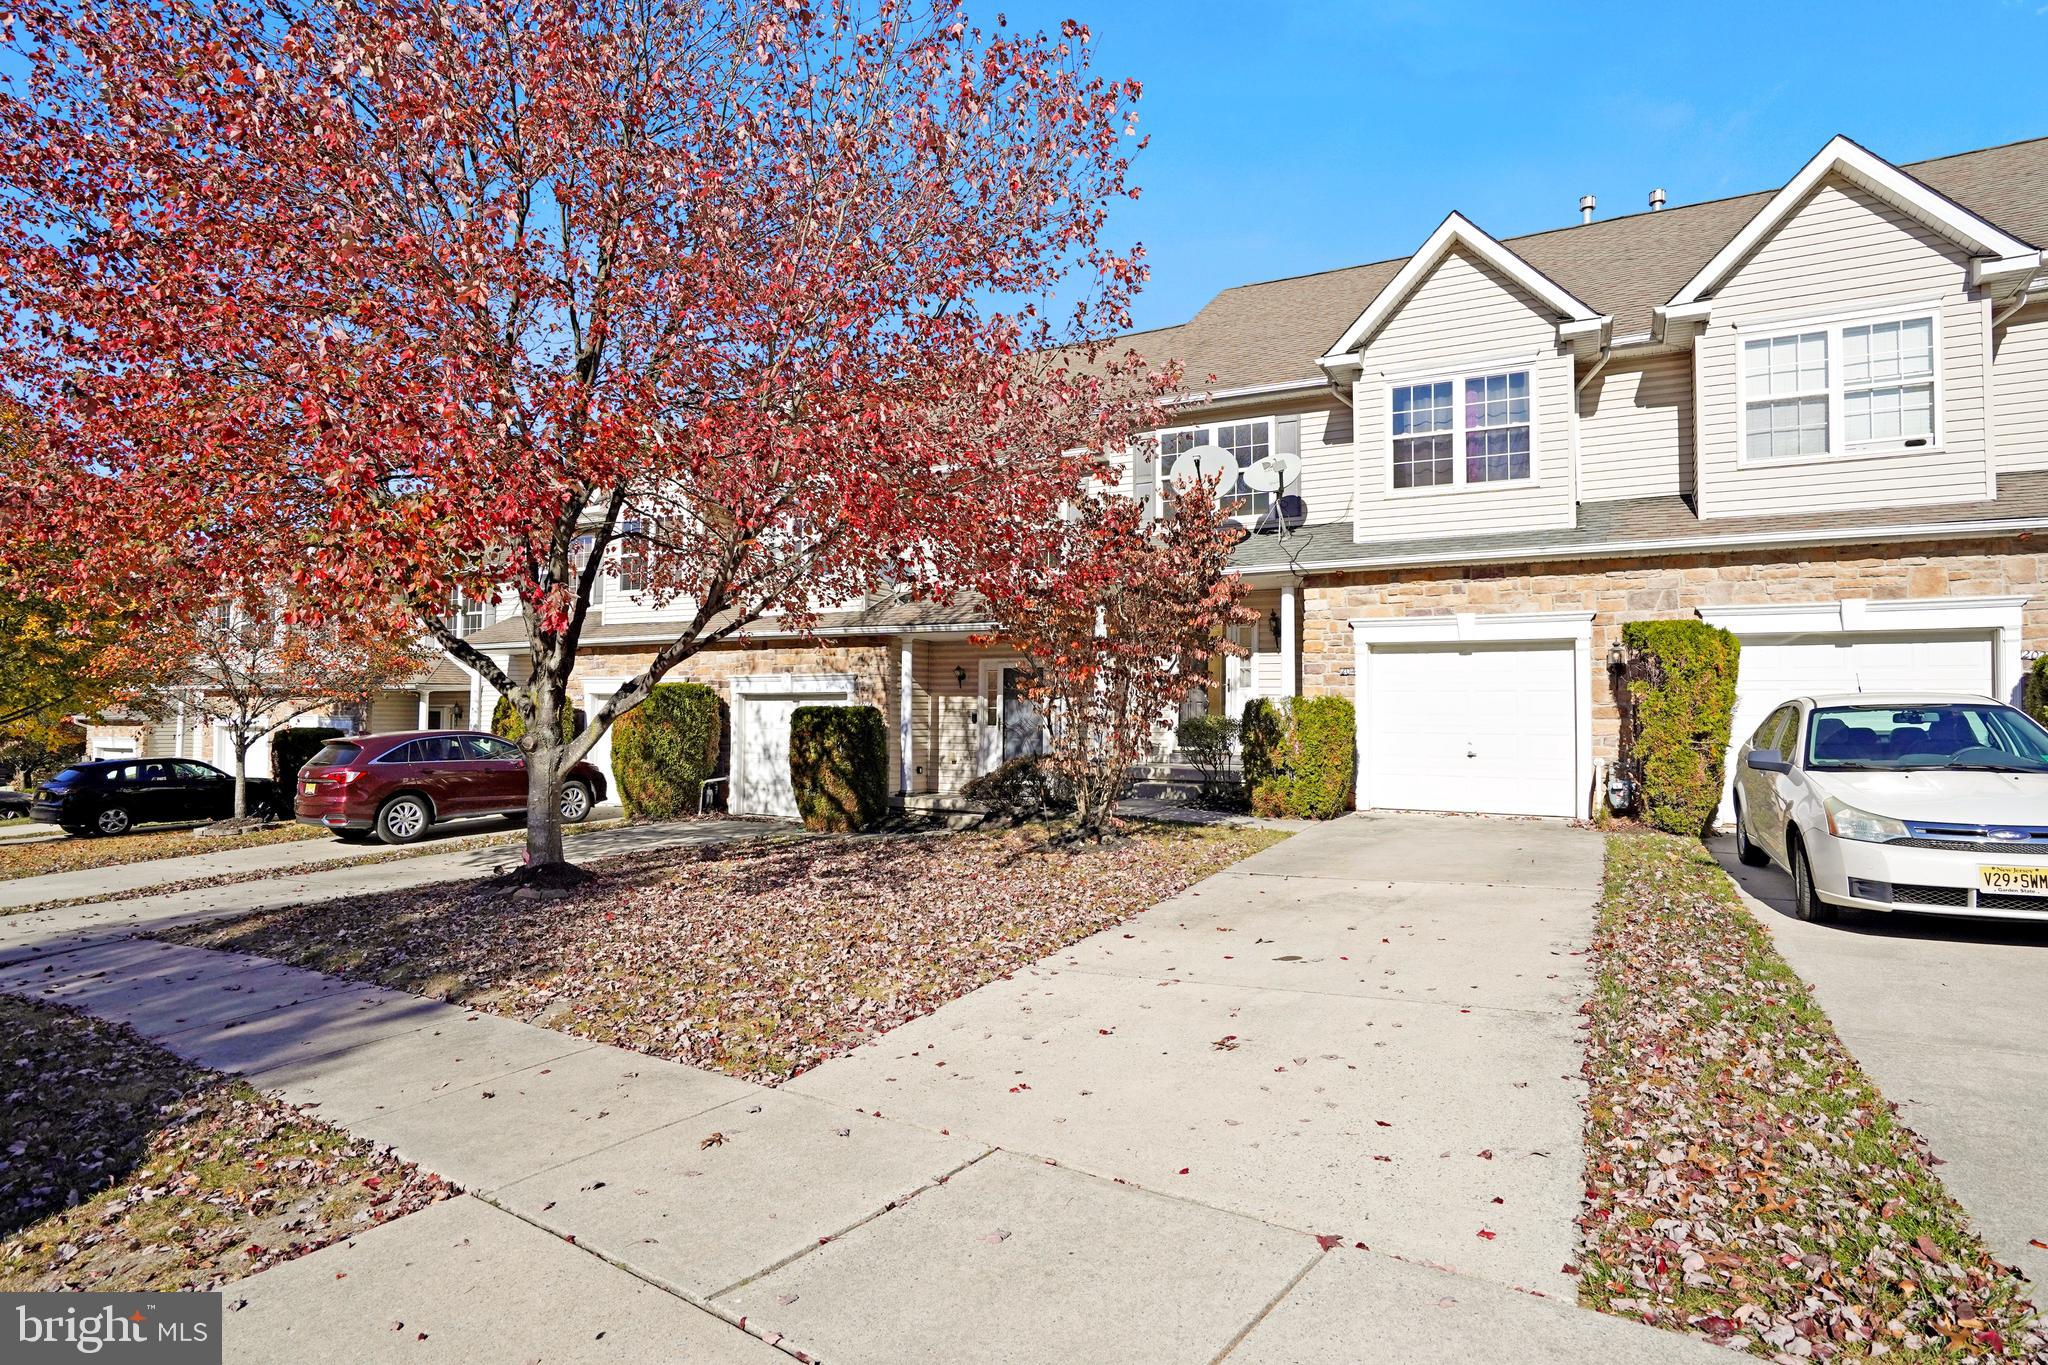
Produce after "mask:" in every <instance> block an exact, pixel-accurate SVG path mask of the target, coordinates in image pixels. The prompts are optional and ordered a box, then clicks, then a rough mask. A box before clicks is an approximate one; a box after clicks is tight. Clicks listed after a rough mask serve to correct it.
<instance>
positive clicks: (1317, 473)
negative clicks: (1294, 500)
mask: <svg viewBox="0 0 2048 1365" xmlns="http://www.w3.org/2000/svg"><path fill="white" fill-rule="evenodd" d="M1356 458H1357V449H1356V447H1355V446H1354V444H1353V442H1352V439H1351V409H1350V408H1347V407H1345V406H1344V404H1343V403H1342V402H1339V401H1337V400H1335V399H1332V398H1331V397H1329V395H1327V394H1318V395H1317V402H1316V403H1315V405H1313V406H1310V407H1306V408H1303V409H1302V410H1301V485H1300V487H1298V488H1293V489H1290V490H1288V491H1289V492H1291V493H1293V494H1295V495H1296V496H1298V497H1299V498H1300V499H1301V502H1302V510H1303V512H1304V514H1305V515H1306V518H1307V520H1308V522H1309V524H1310V525H1320V524H1321V523H1323V522H1326V521H1348V520H1350V518H1351V515H1352V512H1353V510H1354V507H1355V504H1354V502H1353V500H1352V492H1353V486H1354V484H1355V483H1356V470H1355V464H1354V461H1355V460H1356Z"/></svg>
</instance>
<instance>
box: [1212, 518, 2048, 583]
mask: <svg viewBox="0 0 2048 1365" xmlns="http://www.w3.org/2000/svg"><path fill="white" fill-rule="evenodd" d="M2043 530H2048V515H2043V516H2033V517H2022V518H2011V519H2006V520H2000V521H1936V522H1921V523H1915V524H1912V525H1895V526H1855V527H1844V528H1841V529H1839V530H1834V529H1830V530H1804V531H1768V532H1752V533H1749V534H1746V535H1727V536H1684V537H1676V538H1672V539H1666V540H1612V541H1602V542H1599V543H1595V544H1586V545H1566V546H1550V547H1535V548H1524V549H1503V550H1479V551H1474V552H1471V553H1467V554H1456V555H1443V554H1413V555H1388V556H1382V557H1380V558H1377V559H1366V558H1358V559H1341V560H1330V561H1327V562H1325V563H1319V564H1302V565H1296V566H1289V565H1273V566H1270V567H1260V568H1256V569H1239V570H1237V572H1238V573H1239V574H1240V575H1242V576H1243V577H1246V578H1263V577H1271V576H1277V575H1296V574H1299V575H1301V576H1304V577H1306V576H1308V575H1312V574H1321V573H1344V572H1348V571H1351V570H1356V569H1398V568H1422V567H1431V568H1434V567H1439V566H1441V567H1451V566H1455V565H1460V564H1535V563H1547V562H1551V561H1555V560H1569V559H1608V558H1632V557H1639V556H1643V555H1654V554H1673V553H1681V552H1686V551H1694V550H1740V549H1769V548H1774V547H1778V546H1786V545H1793V546H1797V545H1836V544H1853V543H1856V542H1859V541H1870V540H1887V541H1899V540H1929V539H1935V538H1941V537H1948V538H1965V539H1981V538H1985V537H1990V536H2002V535H2022V534H2025V533H2027V532H2031V531H2043Z"/></svg>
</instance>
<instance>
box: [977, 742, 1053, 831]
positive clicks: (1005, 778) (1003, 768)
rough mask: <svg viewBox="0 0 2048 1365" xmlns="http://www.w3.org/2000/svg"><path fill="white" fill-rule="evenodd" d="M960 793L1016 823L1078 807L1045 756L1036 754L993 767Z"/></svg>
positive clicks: (990, 812)
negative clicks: (1047, 764) (1055, 776)
mask: <svg viewBox="0 0 2048 1365" xmlns="http://www.w3.org/2000/svg"><path fill="white" fill-rule="evenodd" d="M960 795H961V796H962V797H964V798H965V799H966V800H969V801H972V802H973V803H974V804H975V805H977V806H981V807H983V808H985V809H986V810H987V811H988V813H989V814H990V815H993V816H995V817H997V818H998V819H1001V820H1008V821H1011V822H1013V823H1015V822H1019V821H1024V820H1039V819H1043V818H1045V817H1046V816H1051V815H1065V814H1066V813H1068V812H1069V811H1071V810H1073V809H1074V802H1073V799H1072V798H1071V797H1070V796H1068V795H1067V794H1066V793H1065V792H1063V791H1062V790H1061V789H1060V785H1059V783H1058V782H1057V781H1056V780H1055V779H1054V777H1053V775H1052V773H1051V772H1049V771H1048V770H1047V769H1046V766H1045V760H1044V759H1042V758H1039V757H1038V756H1037V755H1036V754H1026V755H1024V756H1023V757H1022V758H1013V759H1010V760H1009V761H1007V762H1005V763H1003V764H1001V765H1000V766H998V767H995V768H991V769H990V770H989V771H987V772H985V773H983V774H982V775H981V776H979V777H977V778H973V779H972V780H970V781H969V782H968V783H967V785H966V786H964V787H962V788H961V789H960Z"/></svg>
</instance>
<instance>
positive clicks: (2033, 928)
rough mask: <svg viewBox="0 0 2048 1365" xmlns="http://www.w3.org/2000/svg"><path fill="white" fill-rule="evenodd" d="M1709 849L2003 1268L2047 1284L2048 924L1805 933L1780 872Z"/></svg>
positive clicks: (1870, 920)
mask: <svg viewBox="0 0 2048 1365" xmlns="http://www.w3.org/2000/svg"><path fill="white" fill-rule="evenodd" d="M1708 847H1709V848H1710V849H1712V850H1713V854H1714V857H1715V858H1716V859H1717V860H1718V861H1719V862H1720V864H1721V866H1722V867H1724V868H1726V869H1727V870H1728V873H1729V875H1730V876H1732V877H1733V878H1734V879H1735V883H1736V885H1737V886H1738V887H1740V888H1741V889H1742V892H1743V896H1744V900H1745V902H1746V903H1747V904H1748V906H1749V908H1750V910H1751V912H1752V913H1754V914H1755V915H1756V917H1757V918H1758V919H1759V920H1761V921H1763V923H1764V925H1765V927H1766V928H1768V929H1769V930H1770V931H1771V936H1772V938H1773V939H1774V940H1775V941H1776V943H1777V945H1778V951H1779V952H1781V953H1783V954H1784V955H1785V960H1786V961H1787V962H1789V963H1791V964H1792V969H1793V970H1794V971H1796V972H1798V973H1799V975H1800V978H1801V979H1802V980H1804V981H1806V982H1807V983H1809V984H1810V985H1811V986H1812V987H1813V989H1814V993H1815V998H1816V999H1818V1000H1819V1002H1820V1006H1821V1008H1822V1009H1824V1010H1826V1011H1827V1013H1828V1017H1829V1018H1831V1019H1833V1020H1834V1021H1835V1029H1836V1031H1837V1032H1838V1033H1840V1034H1841V1036H1842V1041H1843V1042H1844V1043H1846V1044H1848V1047H1849V1051H1850V1052H1852V1053H1854V1054H1855V1055H1856V1060H1857V1061H1859V1062H1861V1063H1862V1064H1863V1069H1864V1070H1865V1071H1868V1072H1869V1073H1870V1075H1871V1078H1872V1079H1874V1080H1875V1081H1876V1082H1877V1084H1878V1087H1879V1088H1880V1089H1881V1090H1883V1091H1884V1093H1885V1097H1886V1098H1887V1099H1889V1100H1891V1101H1892V1102H1893V1103H1894V1104H1896V1105H1898V1106H1899V1111H1900V1113H1901V1114H1902V1115H1903V1116H1904V1118H1905V1120H1906V1122H1907V1123H1908V1124H1909V1125H1910V1126H1911V1127H1912V1128H1913V1129H1914V1130H1915V1131H1916V1132H1918V1133H1919V1134H1920V1135H1921V1136H1923V1137H1925V1138H1926V1139H1927V1141H1928V1143H1929V1144H1930V1145H1931V1146H1932V1147H1933V1148H1934V1154H1935V1156H1937V1157H1939V1158H1940V1159H1941V1160H1942V1161H1943V1162H1945V1163H1946V1164H1945V1165H1943V1166H1942V1168H1941V1178H1942V1180H1943V1181H1944V1183H1946V1184H1947V1186H1948V1189H1949V1193H1951V1194H1953V1195H1954V1196H1955V1197H1956V1198H1957V1199H1959V1200H1961V1201H1962V1204H1963V1207H1965V1208H1967V1209H1968V1210H1969V1211H1970V1214H1971V1216H1972V1217H1973V1218H1974V1219H1975V1220H1976V1223H1977V1228H1978V1231H1980V1232H1981V1233H1983V1235H1984V1239H1985V1241H1986V1242H1988V1243H1989V1244H1990V1246H1991V1249H1992V1251H1993V1252H1995V1253H1996V1254H1997V1255H1998V1256H1999V1257H2000V1258H2001V1259H2003V1260H2005V1261H2007V1262H2009V1263H2011V1264H2013V1265H2017V1266H2018V1267H2020V1269H2022V1270H2024V1271H2025V1272H2026V1273H2027V1276H2028V1278H2030V1279H2031V1280H2033V1282H2034V1283H2035V1284H2036V1285H2042V1284H2048V1250H2043V1249H2042V1247H2041V1246H2040V1245H2039V1243H2041V1242H2048V1162H2044V1161H2043V1159H2042V1155H2041V1141H2042V1134H2043V1133H2048V1027H2044V1025H2043V1022H2042V1005H2043V1002H2048V924H2009V923H1997V922H1984V921H1973V920H1961V919H1942V918H1939V917H1937V916H1932V915H1898V916H1891V915H1883V914H1874V915H1863V916H1860V917H1858V918H1856V919H1855V920H1853V921H1845V922H1842V923H1838V924H1806V923H1802V922H1801V921H1800V920H1798V919H1797V918H1795V917H1794V916H1793V914H1792V882H1791V879H1790V878H1789V877H1787V876H1786V875H1785V873H1784V872H1783V871H1782V870H1781V869H1779V868H1778V867H1776V866H1775V865H1773V866H1771V867H1767V868H1752V867H1744V866H1743V865H1742V864H1741V862H1740V861H1738V860H1737V859H1736V857H1735V843H1734V840H1733V839H1732V838H1730V837H1722V838H1717V839H1713V840H1710V841H1709V843H1708Z"/></svg>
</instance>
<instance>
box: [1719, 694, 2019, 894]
mask: <svg viewBox="0 0 2048 1365" xmlns="http://www.w3.org/2000/svg"><path fill="white" fill-rule="evenodd" d="M1735 846H1736V851H1737V853H1738V854H1739V855H1740V856H1741V858H1742V861H1743V862H1745V863H1747V864H1749V865H1750V866H1751V867H1762V866H1763V865H1764V864H1765V863H1767V862H1771V861H1773V860H1775V861H1776V862H1777V863H1779V864H1780V865H1781V866H1783V867H1784V868H1785V870H1786V871H1788V872H1790V873H1791V874H1792V887H1793V908H1794V910H1795V912H1796V913H1797V914H1798V916H1799V918H1801V919H1807V920H1827V919H1833V918H1834V916H1835V912H1836V910H1837V909H1839V908H1841V907H1843V906H1854V907H1856V908H1857V909H1862V910H1911V911H1914V912H1917V913H1921V914H1934V915H1968V916H1973V917H1982V918H1986V919H2034V920H2048V730H2044V729H2043V728H2042V727H2041V726H2040V725H2039V724H2038V723H2036V722H2035V721H2034V720H2033V719H2032V718H2031V717H2029V716H2028V715H2026V714H2025V713H2024V712H2021V711H2018V710H2015V709H2014V708H2012V707H2010V706H2005V705H2002V704H2000V703H1999V702H1995V701H1993V700H1991V699H1990V698H1989V697H1973V696H1963V695H1946V694H1939V693H1918V694H1910V695H1909V694H1903V693H1891V694H1885V695H1869V694H1848V695H1840V696H1820V697H1800V698H1797V699H1795V700H1792V701H1788V702H1786V703H1785V704H1784V705H1783V706H1780V707H1779V708H1778V709H1777V710H1775V711H1773V712H1771V714H1770V715H1768V716H1766V717H1765V718H1764V723H1763V724H1761V725H1759V726H1758V727H1757V728H1756V733H1755V734H1753V735H1751V736H1750V737H1749V739H1748V740H1747V741H1746V742H1745V743H1744V744H1743V746H1742V749H1741V751H1740V753H1739V754H1738V756H1737V759H1736V769H1735Z"/></svg>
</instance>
